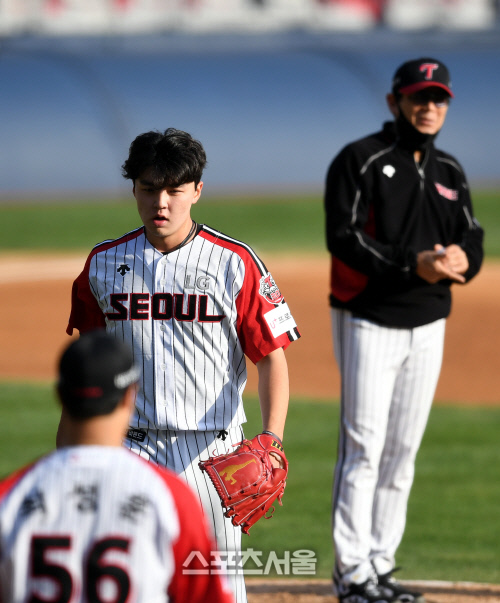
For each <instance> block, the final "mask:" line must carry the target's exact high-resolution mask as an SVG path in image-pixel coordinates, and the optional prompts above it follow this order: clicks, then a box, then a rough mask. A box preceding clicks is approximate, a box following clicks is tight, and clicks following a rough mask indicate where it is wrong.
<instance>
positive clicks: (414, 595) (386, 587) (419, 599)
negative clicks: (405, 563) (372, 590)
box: [377, 568, 425, 603]
mask: <svg viewBox="0 0 500 603" xmlns="http://www.w3.org/2000/svg"><path fill="white" fill-rule="evenodd" d="M398 569H401V568H395V569H393V570H391V571H390V572H387V574H378V576H377V580H378V587H379V589H380V590H381V591H382V592H383V593H384V594H385V595H388V596H390V595H392V596H393V597H394V598H395V599H396V601H401V602H402V603H425V598H424V595H423V594H422V593H419V592H416V591H414V590H410V589H409V588H406V587H405V586H403V584H401V582H398V581H397V580H396V579H395V578H394V577H393V575H392V574H393V573H394V572H396V571H398Z"/></svg>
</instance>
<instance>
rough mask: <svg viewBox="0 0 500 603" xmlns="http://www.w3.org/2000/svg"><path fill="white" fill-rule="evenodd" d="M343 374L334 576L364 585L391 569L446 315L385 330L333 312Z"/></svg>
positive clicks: (435, 375) (438, 366) (345, 313)
mask: <svg viewBox="0 0 500 603" xmlns="http://www.w3.org/2000/svg"><path fill="white" fill-rule="evenodd" d="M331 316H332V328H333V339H334V348H335V356H336V359H337V363H338V366H339V370H340V374H341V422H340V434H339V447H338V459H337V464H336V468H335V479H334V488H333V540H334V547H335V559H336V566H335V572H336V579H337V580H338V579H339V578H340V577H343V581H345V582H356V583H361V582H364V581H365V580H366V579H367V578H368V576H369V575H370V573H372V572H373V567H372V566H374V567H375V568H376V570H377V573H379V574H383V573H386V572H388V571H391V570H392V569H394V563H395V560H394V557H395V554H396V550H397V548H398V546H399V544H400V542H401V539H402V537H403V533H404V528H405V522H406V510H407V502H408V496H409V494H410V489H411V485H412V482H413V476H414V465H415V457H416V454H417V451H418V449H419V446H420V443H421V440H422V437H423V434H424V430H425V426H426V424H427V419H428V416H429V412H430V408H431V405H432V400H433V397H434V392H435V389H436V385H437V381H438V378H439V373H440V370H441V361H442V355H443V344H444V331H445V322H446V321H445V319H442V320H438V321H436V322H433V323H431V324H428V325H424V326H422V327H418V328H414V329H396V328H389V327H383V326H380V325H378V324H375V323H373V322H370V321H368V320H364V319H361V318H355V317H353V316H352V314H351V313H350V312H348V311H344V310H337V309H332V312H331Z"/></svg>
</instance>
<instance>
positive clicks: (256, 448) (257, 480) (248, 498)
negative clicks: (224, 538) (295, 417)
mask: <svg viewBox="0 0 500 603" xmlns="http://www.w3.org/2000/svg"><path fill="white" fill-rule="evenodd" d="M236 446H238V448H236V450H235V451H234V452H229V453H227V454H221V455H220V456H215V457H210V458H209V459H208V460H206V461H200V462H199V466H200V469H202V471H206V472H207V474H208V476H209V477H210V479H211V481H212V483H213V485H214V486H215V489H216V490H217V494H218V495H219V497H220V499H221V501H222V506H223V507H224V508H225V509H226V512H225V516H226V517H230V518H231V521H232V523H233V525H235V526H240V527H241V530H242V532H243V533H244V534H248V530H249V529H250V528H251V527H252V526H253V524H254V523H256V522H257V521H258V520H259V519H260V518H261V517H265V518H266V519H269V518H270V517H272V515H273V513H274V507H273V506H272V504H273V502H274V501H275V500H276V499H277V500H278V502H279V504H280V505H282V504H283V503H282V502H281V498H282V496H283V491H284V490H285V485H286V477H287V474H288V461H287V460H286V456H285V452H284V450H283V446H282V445H281V442H280V440H279V438H277V437H274V435H270V434H269V433H261V434H259V435H257V436H255V437H254V438H253V440H243V441H242V442H240V443H239V444H236ZM271 452H273V453H274V454H275V455H277V456H279V457H280V459H281V461H282V466H283V468H276V467H274V466H273V464H272V462H271V458H270V453H271ZM270 509H271V514H270V515H266V513H267V512H268V511H269V510H270Z"/></svg>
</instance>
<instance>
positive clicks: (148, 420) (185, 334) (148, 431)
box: [68, 225, 300, 603]
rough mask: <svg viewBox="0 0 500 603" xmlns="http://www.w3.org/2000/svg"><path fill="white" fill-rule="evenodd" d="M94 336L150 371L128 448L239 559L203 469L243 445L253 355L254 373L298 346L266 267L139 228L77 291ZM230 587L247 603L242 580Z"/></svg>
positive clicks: (204, 229) (199, 240) (236, 252)
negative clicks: (196, 507)
mask: <svg viewBox="0 0 500 603" xmlns="http://www.w3.org/2000/svg"><path fill="white" fill-rule="evenodd" d="M96 327H105V328H106V330H107V331H108V332H109V333H112V334H114V335H115V336H116V337H117V338H120V339H121V340H123V341H125V342H127V343H128V344H130V346H131V348H132V350H133V353H134V357H135V358H136V360H137V362H138V364H139V365H140V366H141V368H142V381H141V384H140V391H139V394H138V397H137V402H136V410H135V414H134V415H133V418H132V421H131V424H130V426H131V430H129V437H128V438H127V440H126V442H125V445H127V446H129V447H130V448H131V449H133V450H136V451H137V452H140V454H141V455H142V456H144V457H146V458H148V459H150V460H152V461H155V462H158V463H160V464H164V465H166V466H167V467H170V468H172V469H173V470H174V471H175V472H177V473H179V474H181V475H182V476H184V477H185V478H186V479H187V480H188V481H189V482H190V483H191V485H192V486H193V488H194V489H195V491H197V492H198V494H199V496H200V500H201V501H202V504H203V505H204V507H205V510H206V512H207V514H208V516H209V518H211V520H212V522H213V525H214V530H215V532H216V536H217V540H218V543H219V546H220V547H221V548H222V549H225V550H228V551H239V550H240V546H241V544H240V540H241V531H240V528H235V527H234V526H232V524H231V522H230V521H229V520H227V519H226V518H225V517H224V516H223V509H222V507H221V505H220V501H216V500H215V498H214V494H215V491H214V488H213V486H212V485H211V484H210V483H209V481H208V480H207V478H206V475H204V474H202V472H201V471H200V469H199V467H198V460H199V459H200V458H202V459H206V458H208V456H210V455H212V454H213V453H214V451H217V452H218V453H221V452H227V451H229V450H232V444H233V443H236V442H239V441H241V439H242V437H243V431H242V428H241V425H242V423H244V422H245V421H246V418H245V413H244V410H243V403H242V393H243V389H244V387H245V383H246V377H247V373H246V364H245V356H248V358H250V360H251V361H252V362H254V363H256V362H258V361H259V360H261V359H262V358H263V357H265V356H266V355H268V354H269V353H270V352H272V351H274V350H276V349H278V348H280V347H281V348H283V349H285V348H286V347H287V346H288V345H289V344H290V342H291V341H294V340H295V339H298V338H299V337H300V334H299V332H298V330H297V327H296V324H295V321H294V319H293V317H292V315H291V314H290V310H289V308H288V306H287V304H286V302H285V300H284V298H283V296H282V294H281V292H280V290H279V289H278V287H277V286H276V283H275V282H274V280H273V278H272V276H271V275H270V273H269V272H268V271H267V269H266V267H265V265H264V264H263V263H262V261H261V260H260V259H259V258H258V257H257V255H256V254H255V253H254V252H253V250H252V249H251V248H250V247H248V246H247V245H245V244H244V243H242V242H241V241H237V240H235V239H232V238H230V237H228V236H226V235H223V234H222V233H220V232H218V231H216V230H213V229H212V228H210V227H208V226H205V225H199V226H198V230H197V233H196V236H195V237H194V239H192V240H191V241H190V242H189V243H187V244H185V245H183V246H181V247H180V248H178V249H175V250H174V251H172V252H170V253H166V254H163V253H161V252H160V251H158V250H157V249H155V248H154V247H153V246H152V245H151V244H150V243H149V241H148V240H147V238H146V235H145V231H144V228H143V227H141V228H139V229H137V230H135V231H133V232H131V233H129V234H127V235H124V236H123V237H121V238H119V239H117V240H114V241H106V242H104V243H101V244H100V245H97V246H96V247H95V248H94V249H93V251H92V252H91V254H90V256H89V258H88V260H87V262H86V264H85V268H84V270H83V272H82V273H81V274H80V276H79V277H78V278H77V279H76V281H75V283H74V286H73V301H72V311H71V317H70V321H69V326H68V333H69V334H72V332H73V328H77V329H78V330H79V331H80V333H83V332H85V331H88V330H90V329H93V328H96ZM226 434H228V435H227V436H226ZM217 435H219V436H220V437H219V438H217ZM223 438H225V439H223ZM221 530H222V531H221ZM229 579H230V582H231V584H232V587H233V590H234V592H235V595H236V597H237V601H239V602H241V603H243V602H244V601H245V600H246V595H245V591H244V582H243V576H230V578H229Z"/></svg>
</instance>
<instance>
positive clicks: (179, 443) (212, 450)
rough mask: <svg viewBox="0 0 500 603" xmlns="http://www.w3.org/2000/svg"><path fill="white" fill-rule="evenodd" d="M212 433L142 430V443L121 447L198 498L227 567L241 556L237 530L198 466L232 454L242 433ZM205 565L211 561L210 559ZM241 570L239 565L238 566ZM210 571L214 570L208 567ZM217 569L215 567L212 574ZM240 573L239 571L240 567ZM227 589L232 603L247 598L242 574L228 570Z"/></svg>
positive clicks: (129, 442) (237, 429)
mask: <svg viewBox="0 0 500 603" xmlns="http://www.w3.org/2000/svg"><path fill="white" fill-rule="evenodd" d="M217 433H218V432H216V431H164V430H154V429H150V430H146V438H145V440H144V442H140V443H139V442H136V441H134V440H131V439H129V438H126V439H125V441H124V445H125V446H126V447H127V448H130V449H131V450H133V451H134V452H136V453H137V454H139V456H142V457H143V458H146V459H147V460H149V461H151V462H154V463H156V464H158V465H161V466H163V467H168V468H169V469H170V470H172V471H174V472H175V473H177V474H178V475H179V476H180V477H182V478H184V479H185V480H186V481H187V482H188V484H189V485H190V486H191V488H192V489H193V490H194V492H195V493H196V494H197V495H198V497H199V499H200V501H201V504H202V506H203V509H204V511H205V515H206V516H207V518H208V520H209V523H210V524H211V528H212V530H213V532H214V534H215V536H216V539H217V546H218V548H219V550H220V551H227V552H228V553H229V554H230V555H229V556H228V563H229V565H230V566H231V565H232V563H231V561H232V560H233V559H234V558H235V556H234V555H233V553H235V554H236V557H237V558H238V555H239V553H240V552H241V528H239V527H235V526H233V524H232V523H231V520H230V519H228V518H227V517H225V516H224V509H223V508H222V505H221V501H220V498H219V496H218V494H217V492H216V490H215V487H214V485H213V484H212V482H211V481H210V478H209V477H208V475H207V474H206V473H205V472H203V471H201V469H200V468H199V466H198V462H199V461H200V460H206V459H208V457H209V456H214V455H219V454H223V453H226V452H233V451H234V448H233V444H237V443H239V442H241V440H242V439H243V429H242V428H241V427H235V428H233V429H229V430H228V431H227V432H226V434H227V435H225V439H224V440H223V439H222V438H220V437H219V438H218V437H217ZM206 561H207V562H210V561H213V560H210V559H207V560H206ZM240 566H241V564H240ZM212 567H214V566H212ZM219 567H220V566H219V565H216V566H215V567H214V571H217V570H218V568H219ZM240 569H241V567H240ZM226 579H227V582H228V584H229V587H230V588H231V590H232V591H233V594H234V599H235V602H236V603H246V601H247V595H246V588H245V580H244V576H243V573H242V571H236V570H235V569H231V567H229V568H228V573H227V575H226Z"/></svg>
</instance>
